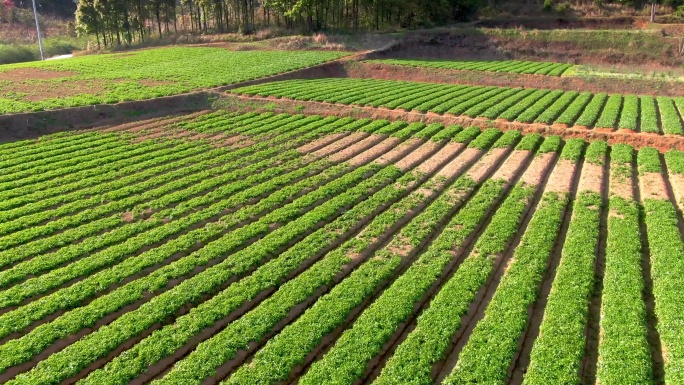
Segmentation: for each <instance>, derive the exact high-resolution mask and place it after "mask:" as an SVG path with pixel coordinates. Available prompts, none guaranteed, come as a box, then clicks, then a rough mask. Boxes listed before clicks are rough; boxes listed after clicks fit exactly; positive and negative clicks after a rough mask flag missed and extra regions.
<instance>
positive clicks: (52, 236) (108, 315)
mask: <svg viewBox="0 0 684 385" xmlns="http://www.w3.org/2000/svg"><path fill="white" fill-rule="evenodd" d="M0 164H1V165H2V169H3V171H4V173H3V175H2V176H1V177H0V195H1V196H2V197H3V199H2V201H1V202H0V217H1V218H2V222H1V223H0V358H1V359H0V381H2V382H5V383H8V384H38V383H41V384H58V383H61V382H70V383H73V382H76V383H79V384H97V385H102V384H125V383H130V382H132V383H154V384H193V383H196V384H200V383H223V384H257V383H263V384H266V383H290V382H298V383H301V384H322V383H326V384H327V383H340V384H341V383H346V384H353V383H359V382H361V383H377V384H406V383H433V382H435V381H436V382H440V383H446V384H463V383H474V382H477V383H491V384H495V383H501V384H504V383H517V384H520V383H525V384H548V383H580V382H582V383H593V382H595V381H596V382H600V383H601V384H624V383H625V382H624V381H625V379H626V378H629V381H630V382H634V383H655V382H656V381H658V380H662V379H664V380H665V382H666V383H671V384H676V383H681V382H683V381H684V378H682V373H684V344H683V343H682V341H684V334H683V333H684V332H683V331H682V329H681V328H680V327H679V326H678V325H679V323H680V322H681V318H680V317H679V311H678V309H681V307H682V306H683V304H681V303H680V302H682V299H681V298H684V295H683V294H684V293H683V292H682V288H681V285H679V284H678V280H679V277H681V275H682V274H684V264H682V261H683V260H684V247H683V246H682V238H681V229H682V217H681V210H682V209H683V208H684V153H681V152H676V151H672V152H669V153H667V154H666V155H665V157H662V156H661V155H660V154H659V153H658V152H657V151H655V150H653V149H650V148H644V149H641V150H640V151H638V152H635V151H634V150H633V149H632V148H631V147H629V146H626V145H615V146H612V147H610V146H608V145H606V143H604V142H593V143H586V142H584V141H582V140H579V139H572V140H568V141H562V140H561V139H560V138H559V137H554V136H551V137H548V138H542V137H541V136H540V135H537V134H532V135H526V136H523V135H521V134H520V133H519V132H517V131H508V132H505V133H503V132H501V131H499V130H497V129H489V130H485V131H482V132H481V131H480V130H479V129H476V128H462V127H458V126H450V127H444V126H441V125H437V124H432V125H425V124H422V123H413V124H407V123H403V122H394V123H391V122H388V121H373V120H354V119H351V118H336V117H328V118H323V117H320V116H305V115H286V114H277V115H276V114H272V113H264V114H257V113H249V114H233V113H226V112H200V113H197V114H194V115H190V116H183V117H173V118H161V119H155V120H150V121H146V122H142V123H134V124H128V125H123V126H117V127H112V128H109V129H104V130H94V131H84V132H76V133H68V134H58V135H53V136H49V137H44V138H41V139H39V140H34V141H23V142H15V143H8V144H3V145H0ZM642 209H643V213H644V214H643V215H641V214H640V210H642ZM644 293H645V294H644ZM656 320H657V322H656ZM626 344H627V345H629V349H625V348H624V346H626Z"/></svg>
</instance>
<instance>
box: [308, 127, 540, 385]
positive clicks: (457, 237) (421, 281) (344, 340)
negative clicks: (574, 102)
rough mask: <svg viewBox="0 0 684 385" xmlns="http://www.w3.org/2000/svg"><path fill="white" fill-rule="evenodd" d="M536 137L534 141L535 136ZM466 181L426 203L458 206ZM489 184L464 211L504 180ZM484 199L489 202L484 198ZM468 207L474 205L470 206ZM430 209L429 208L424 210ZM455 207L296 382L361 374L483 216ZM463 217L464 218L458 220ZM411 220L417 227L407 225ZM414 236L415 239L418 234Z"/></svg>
mask: <svg viewBox="0 0 684 385" xmlns="http://www.w3.org/2000/svg"><path fill="white" fill-rule="evenodd" d="M519 138H520V134H519V133H517V132H516V131H509V132H507V133H506V134H504V136H502V137H501V138H500V139H499V140H498V141H497V142H496V143H495V144H494V146H493V147H494V148H511V147H513V146H514V145H515V142H516V141H517V140H518V139H519ZM537 139H538V140H537V143H538V142H539V139H540V138H537ZM461 180H467V179H461ZM467 181H468V184H467V185H461V186H459V185H458V183H457V184H455V185H453V186H452V187H450V188H449V190H447V192H446V193H445V194H444V195H442V196H441V197H440V198H438V199H437V200H436V201H435V203H433V206H431V207H430V208H433V207H434V206H435V205H443V206H444V207H443V208H442V209H441V210H443V211H446V210H448V208H450V207H454V206H457V207H458V206H460V205H461V204H462V199H463V198H462V197H463V196H464V195H466V194H468V193H469V191H467V190H469V189H471V188H472V187H471V185H472V184H473V182H474V181H472V180H467ZM492 184H493V185H495V186H497V187H498V188H499V189H498V190H497V188H491V189H488V188H487V187H486V184H485V185H483V187H482V188H481V189H480V190H479V192H482V194H480V193H479V192H478V194H476V195H475V196H474V197H473V198H472V199H471V200H470V201H469V202H468V204H466V206H465V207H464V208H463V210H466V212H467V213H471V214H472V212H471V211H468V206H469V205H470V202H477V204H475V205H474V207H477V209H476V212H477V211H479V210H482V209H483V208H485V207H487V208H488V207H491V203H492V202H491V200H492V199H496V197H498V196H499V194H500V193H501V190H502V189H503V188H504V186H503V184H502V183H498V181H495V182H492ZM480 199H481V200H480ZM485 201H486V202H488V204H486V203H484V202H485ZM471 207H473V206H472V205H471ZM429 211H430V209H428V210H427V211H426V213H429ZM460 212H462V211H460ZM460 212H459V214H457V215H456V217H455V218H456V219H454V218H452V219H451V220H450V222H449V224H448V225H447V227H446V228H445V229H444V230H443V231H442V232H441V233H440V234H439V236H438V237H437V238H436V239H435V241H433V242H432V244H431V245H430V247H429V248H428V249H427V251H426V252H424V253H423V254H421V255H420V256H419V257H418V259H417V260H416V261H415V262H414V263H412V264H411V266H410V267H409V268H408V269H407V270H406V272H405V273H403V274H402V275H401V276H400V277H399V278H397V279H396V280H395V281H394V282H393V283H392V285H391V286H390V287H389V288H387V289H386V290H385V291H384V292H383V293H382V294H381V295H380V296H379V297H378V298H377V299H376V300H375V301H374V302H373V303H372V304H371V305H370V306H369V307H368V308H367V309H366V310H365V311H364V312H363V313H362V314H361V316H360V317H359V318H358V319H357V320H356V322H355V323H354V325H353V326H352V327H351V328H350V329H349V330H347V331H346V332H345V333H344V334H342V336H341V337H340V338H339V339H338V340H337V342H336V344H335V345H334V346H333V347H332V348H331V349H330V351H329V352H328V353H327V354H326V355H325V356H324V357H323V359H321V360H320V361H319V362H317V363H315V364H314V365H313V366H312V367H311V369H310V370H309V372H308V373H307V374H305V375H304V376H303V377H302V378H301V379H300V383H302V384H319V383H333V382H335V383H353V382H354V381H355V380H358V379H359V378H360V377H361V376H362V375H363V373H364V372H365V369H366V367H367V365H368V362H369V361H370V360H371V359H372V358H373V357H375V356H376V355H378V354H379V353H380V351H381V349H382V347H383V346H384V345H385V343H387V341H388V340H389V339H390V337H391V336H392V335H393V334H394V333H395V332H396V330H397V328H398V327H399V326H400V325H401V324H402V323H404V322H406V321H407V318H408V317H409V316H410V315H411V314H412V312H413V308H414V304H415V303H416V302H417V301H419V300H420V299H421V298H423V296H424V295H425V294H426V292H427V291H428V290H429V288H430V287H431V286H432V285H433V284H434V283H435V281H436V280H437V279H438V278H439V277H440V276H441V273H442V271H443V270H444V269H445V267H446V266H447V265H448V264H449V262H450V261H451V260H452V258H453V254H452V253H451V250H452V249H453V248H455V247H458V246H460V245H462V244H463V242H464V241H465V239H466V237H467V236H468V235H469V234H470V233H471V232H472V230H473V227H474V226H477V223H478V221H477V220H476V219H477V218H479V219H480V220H481V219H482V215H480V216H477V215H473V216H467V214H465V213H464V215H465V216H461V215H460ZM430 216H431V217H432V218H433V220H440V221H441V220H444V218H443V217H440V216H438V215H436V213H435V214H432V215H430ZM463 218H468V219H469V221H466V222H461V220H462V219H463ZM470 221H473V222H470ZM413 225H415V226H416V227H415V228H412V226H413ZM419 228H420V229H422V228H423V225H421V224H420V222H418V223H412V224H409V225H408V226H407V228H406V229H408V230H412V231H411V232H410V233H411V234H413V233H416V232H417V231H419V230H418V229H419ZM419 235H420V234H419ZM416 238H417V239H420V238H421V237H420V236H419V237H416ZM411 244H412V246H414V247H415V246H416V245H417V244H419V242H417V241H412V242H411ZM379 324H382V325H383V327H382V331H381V332H379V331H378V328H377V325H379Z"/></svg>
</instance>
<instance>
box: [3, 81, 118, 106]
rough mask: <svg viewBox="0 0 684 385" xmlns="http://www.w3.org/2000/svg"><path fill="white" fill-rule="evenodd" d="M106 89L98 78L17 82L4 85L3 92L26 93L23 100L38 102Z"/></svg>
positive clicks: (101, 91) (100, 92)
mask: <svg viewBox="0 0 684 385" xmlns="http://www.w3.org/2000/svg"><path fill="white" fill-rule="evenodd" d="M104 91H105V88H104V85H103V82H100V81H97V80H72V81H69V82H35V83H33V82H17V83H12V84H10V85H7V86H5V87H2V92H18V93H22V94H26V95H25V96H24V97H22V100H28V101H31V102H37V101H41V100H45V99H54V98H67V97H71V96H77V95H81V94H91V95H99V94H102V93H103V92H104Z"/></svg>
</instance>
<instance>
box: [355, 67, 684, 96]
mask: <svg viewBox="0 0 684 385" xmlns="http://www.w3.org/2000/svg"><path fill="white" fill-rule="evenodd" d="M345 68H346V70H347V71H346V72H347V76H348V77H351V78H364V79H368V78H371V79H385V80H407V81H417V82H430V83H444V84H469V85H478V86H498V87H531V88H542V89H560V90H566V91H591V92H607V93H620V94H639V95H653V96H684V83H682V82H674V81H669V82H668V81H665V80H641V79H613V78H594V79H591V80H587V79H584V78H581V77H574V76H572V77H560V76H544V75H527V74H515V73H507V72H490V71H462V70H451V69H444V68H421V67H410V66H402V65H390V64H380V63H357V62H349V63H348V64H347V65H346V66H345Z"/></svg>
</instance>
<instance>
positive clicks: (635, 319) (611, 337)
mask: <svg viewBox="0 0 684 385" xmlns="http://www.w3.org/2000/svg"><path fill="white" fill-rule="evenodd" d="M633 157H634V155H633V150H632V148H631V147H630V146H627V145H622V144H616V145H614V146H613V147H612V151H611V174H612V175H611V184H612V183H625V184H627V185H629V184H631V181H630V178H631V177H632V162H633ZM608 206H609V207H608V210H609V215H608V235H607V241H606V262H605V272H604V278H603V292H602V299H601V321H600V335H601V340H600V342H599V347H598V353H599V357H598V364H597V372H596V378H597V382H601V384H604V385H611V384H625V383H630V384H646V383H651V381H652V376H653V374H652V368H651V354H650V348H649V345H648V341H647V320H646V307H645V304H644V301H643V299H642V293H643V290H644V281H643V275H642V271H641V260H642V249H641V234H640V230H639V208H638V207H637V203H636V202H635V201H634V200H632V199H628V198H624V197H620V196H618V195H613V196H611V198H610V200H609V205H608Z"/></svg>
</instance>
